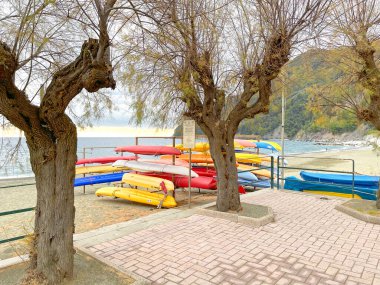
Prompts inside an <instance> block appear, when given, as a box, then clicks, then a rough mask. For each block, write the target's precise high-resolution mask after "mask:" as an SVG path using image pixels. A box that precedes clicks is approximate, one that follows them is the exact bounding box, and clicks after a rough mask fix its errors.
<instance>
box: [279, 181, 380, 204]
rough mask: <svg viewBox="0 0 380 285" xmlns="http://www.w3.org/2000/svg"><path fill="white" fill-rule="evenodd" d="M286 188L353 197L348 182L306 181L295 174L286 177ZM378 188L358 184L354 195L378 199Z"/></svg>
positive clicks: (367, 198)
mask: <svg viewBox="0 0 380 285" xmlns="http://www.w3.org/2000/svg"><path fill="white" fill-rule="evenodd" d="M284 189H287V190H295V191H306V192H310V193H312V192H315V193H316V194H321V195H333V196H340V197H346V198H351V196H352V187H350V185H348V184H336V183H335V184H328V183H326V182H318V181H304V180H301V179H298V178H297V177H295V176H289V177H286V178H285V185H284ZM376 192H377V189H373V188H368V187H359V186H356V187H355V189H354V195H355V197H356V198H361V199H366V200H376Z"/></svg>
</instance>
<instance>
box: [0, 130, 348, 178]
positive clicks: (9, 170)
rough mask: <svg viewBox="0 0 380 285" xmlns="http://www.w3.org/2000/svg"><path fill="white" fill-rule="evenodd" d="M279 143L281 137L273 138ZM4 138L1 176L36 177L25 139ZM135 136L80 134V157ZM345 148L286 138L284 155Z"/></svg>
mask: <svg viewBox="0 0 380 285" xmlns="http://www.w3.org/2000/svg"><path fill="white" fill-rule="evenodd" d="M273 141H275V142H277V143H280V141H279V140H273ZM18 142H19V139H18V138H2V140H1V142H0V179H1V178H2V179H4V178H13V177H29V176H33V172H32V169H31V166H30V162H29V150H28V147H27V145H26V143H25V139H21V141H20V142H19V145H18V148H15V146H16V145H17V143H18ZM176 143H181V139H178V138H177V139H176ZM135 144H136V139H135V138H132V137H111V138H106V137H92V138H89V137H80V138H78V147H77V156H78V158H83V157H99V156H114V155H115V152H114V148H115V147H116V146H126V145H135ZM138 144H140V145H172V144H173V140H172V139H171V138H170V139H164V138H141V137H140V138H139V139H138ZM343 148H345V147H344V146H342V145H320V144H318V143H316V142H304V141H292V140H286V141H285V154H298V153H310V152H322V151H329V150H340V149H343ZM261 152H262V153H271V151H269V150H261Z"/></svg>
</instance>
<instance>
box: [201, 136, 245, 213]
mask: <svg viewBox="0 0 380 285" xmlns="http://www.w3.org/2000/svg"><path fill="white" fill-rule="evenodd" d="M234 135H235V134H234V133H233V132H222V133H220V132H219V131H217V134H216V135H213V136H211V137H209V138H208V139H209V143H210V152H211V155H212V158H213V160H214V165H215V168H216V172H217V180H218V197H217V201H216V206H217V209H218V211H221V212H227V211H229V210H233V211H239V210H240V207H241V206H240V195H239V185H238V174H237V168H236V158H235V148H234Z"/></svg>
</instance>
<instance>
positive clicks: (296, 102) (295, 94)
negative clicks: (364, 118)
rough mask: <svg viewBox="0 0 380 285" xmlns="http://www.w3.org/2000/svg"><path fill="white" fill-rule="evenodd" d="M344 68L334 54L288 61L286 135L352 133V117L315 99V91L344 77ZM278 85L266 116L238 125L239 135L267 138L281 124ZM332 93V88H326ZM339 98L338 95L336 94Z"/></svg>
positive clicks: (315, 54)
mask: <svg viewBox="0 0 380 285" xmlns="http://www.w3.org/2000/svg"><path fill="white" fill-rule="evenodd" d="M344 68H346V67H345V66H344V65H343V64H342V63H341V62H340V58H339V53H337V52H336V51H326V50H313V51H309V52H306V53H304V54H302V55H300V56H298V57H296V58H295V59H294V60H292V61H291V62H289V64H288V65H287V67H286V70H285V71H286V74H287V82H286V109H285V119H286V124H285V133H286V135H287V137H289V138H293V137H294V136H295V135H296V134H297V133H298V132H299V131H301V130H302V131H306V132H308V133H313V132H320V131H322V132H331V133H333V134H340V133H344V132H350V131H354V130H355V129H356V128H357V126H358V122H357V120H356V118H355V116H354V114H352V113H350V112H347V111H345V110H342V109H341V108H337V107H334V106H328V105H329V104H328V103H327V102H326V101H325V100H321V98H316V97H318V95H316V93H317V92H316V90H320V88H321V87H325V86H330V85H331V86H332V85H334V84H336V83H337V82H338V81H339V80H340V79H341V78H342V77H343V76H344V75H345V74H344V73H345V72H344ZM280 88H281V87H280V84H279V83H278V82H276V83H275V84H274V87H273V89H274V90H276V91H277V92H276V91H275V93H274V96H273V97H272V102H271V106H270V111H269V114H265V115H264V114H263V115H258V116H257V117H256V118H254V119H249V120H245V121H243V122H242V123H241V124H240V128H239V133H241V134H255V135H260V136H268V135H270V134H272V132H273V131H274V130H275V129H276V128H278V127H279V126H280V124H281V93H280V90H279V89H280ZM329 91H331V89H329ZM331 96H335V95H334V94H329V97H331ZM336 96H339V94H336Z"/></svg>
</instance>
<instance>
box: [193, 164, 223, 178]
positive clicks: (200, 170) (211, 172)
mask: <svg viewBox="0 0 380 285" xmlns="http://www.w3.org/2000/svg"><path fill="white" fill-rule="evenodd" d="M192 170H193V171H194V172H195V173H197V174H198V175H199V176H207V177H214V176H216V175H217V174H216V170H215V168H213V167H198V166H194V167H193V168H192Z"/></svg>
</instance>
